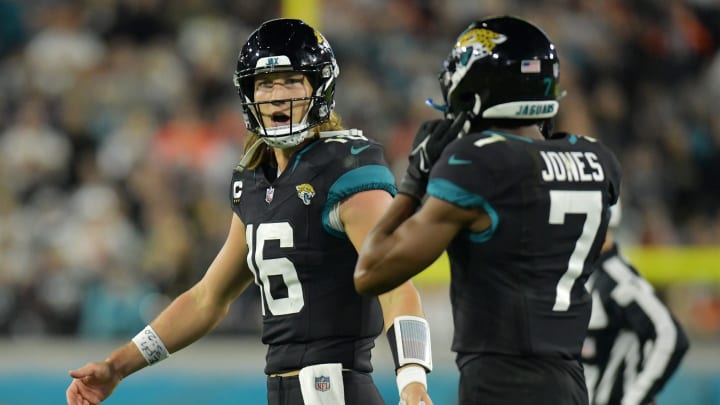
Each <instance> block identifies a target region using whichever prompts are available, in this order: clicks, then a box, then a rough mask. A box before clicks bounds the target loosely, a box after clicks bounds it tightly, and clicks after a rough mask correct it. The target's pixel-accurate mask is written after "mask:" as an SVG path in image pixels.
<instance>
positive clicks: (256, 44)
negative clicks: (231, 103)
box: [233, 18, 340, 148]
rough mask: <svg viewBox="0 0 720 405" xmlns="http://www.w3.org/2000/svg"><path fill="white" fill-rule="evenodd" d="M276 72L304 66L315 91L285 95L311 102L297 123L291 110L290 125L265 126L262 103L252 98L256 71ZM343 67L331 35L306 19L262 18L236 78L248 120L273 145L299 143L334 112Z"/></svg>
mask: <svg viewBox="0 0 720 405" xmlns="http://www.w3.org/2000/svg"><path fill="white" fill-rule="evenodd" d="M272 72H299V73H303V74H304V75H305V76H306V77H307V78H308V81H309V82H310V85H311V86H312V88H313V94H312V95H310V96H309V97H302V98H295V99H289V100H284V101H287V102H289V103H295V102H307V103H308V104H309V107H308V109H307V111H306V113H305V116H304V117H302V119H301V120H300V121H299V122H297V123H293V117H292V116H291V117H290V124H289V125H285V126H280V127H273V128H266V127H265V125H264V124H263V121H262V117H261V115H260V108H259V105H260V104H262V103H257V102H255V101H254V100H253V98H254V83H255V76H256V75H259V74H264V73H272ZM339 73H340V69H339V68H338V65H337V62H336V60H335V55H334V53H333V50H332V48H331V47H330V44H329V43H328V41H327V40H326V39H325V37H324V36H323V35H322V34H321V33H320V32H318V31H317V30H315V29H314V28H312V27H310V26H309V25H307V24H306V23H305V22H304V21H301V20H295V19H287V18H279V19H275V20H270V21H267V22H265V23H263V24H262V25H261V26H260V27H259V28H258V29H257V30H255V31H254V32H253V33H252V34H250V36H249V38H248V40H247V42H246V43H245V45H244V46H243V47H242V50H241V51H240V54H239V56H238V60H237V67H236V70H235V75H234V80H233V81H234V84H235V87H236V88H237V91H238V94H239V95H240V98H241V99H242V109H243V117H244V118H245V125H246V126H247V128H248V130H250V131H252V132H255V133H256V134H258V136H260V137H261V138H262V139H263V140H264V141H265V142H266V143H267V144H268V145H270V146H273V147H277V148H288V147H293V146H296V145H298V144H300V143H301V142H302V141H304V140H305V139H306V138H307V137H308V136H309V129H310V128H312V127H315V126H318V125H320V124H322V123H323V122H326V121H327V120H328V119H329V118H330V113H331V112H332V110H333V108H334V107H335V100H334V96H335V79H336V78H337V77H338V75H339ZM274 101H278V100H274ZM290 110H291V111H292V104H291V108H290Z"/></svg>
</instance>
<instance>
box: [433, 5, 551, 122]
mask: <svg viewBox="0 0 720 405" xmlns="http://www.w3.org/2000/svg"><path fill="white" fill-rule="evenodd" d="M559 76H560V62H559V60H558V56H557V52H556V50H555V45H553V43H552V42H550V40H549V39H548V37H547V36H546V35H545V33H544V32H543V31H542V30H540V29H539V28H538V27H536V26H534V25H533V24H530V23H529V22H527V21H524V20H522V19H519V18H515V17H510V16H503V17H493V18H488V19H484V20H480V21H475V22H473V23H471V24H470V25H469V26H468V27H467V28H466V29H465V31H463V32H462V33H461V34H460V36H459V37H458V38H457V41H456V43H455V46H454V47H453V49H452V51H451V52H450V54H449V55H448V57H447V59H446V60H445V61H444V62H443V69H442V71H441V72H440V76H439V80H440V87H441V90H442V94H443V97H444V98H445V104H446V105H445V107H444V110H445V114H446V116H447V117H448V118H453V117H455V116H457V115H458V114H459V113H460V112H461V111H467V112H468V113H469V115H470V117H471V119H477V118H480V119H495V120H497V119H500V120H526V121H527V120H533V121H535V122H544V121H546V120H548V119H550V118H551V117H553V116H555V114H557V111H558V107H559V104H558V101H557V100H558V80H559Z"/></svg>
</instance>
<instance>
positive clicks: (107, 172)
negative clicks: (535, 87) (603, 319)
mask: <svg viewBox="0 0 720 405" xmlns="http://www.w3.org/2000/svg"><path fill="white" fill-rule="evenodd" d="M317 3H318V4H319V5H320V9H321V11H320V24H319V25H320V29H321V31H322V32H323V33H324V34H325V36H326V37H327V38H328V40H329V41H330V43H331V44H332V46H333V48H334V49H335V52H336V56H337V58H338V62H339V64H340V72H341V73H340V78H339V83H338V86H337V93H336V101H337V111H338V112H339V114H340V115H341V116H342V117H343V120H344V122H345V124H346V126H347V127H358V128H361V129H363V130H364V132H365V134H366V135H367V136H368V137H370V138H373V139H376V140H378V141H380V142H382V143H384V144H385V145H386V151H387V158H388V160H389V161H390V162H391V164H392V166H393V168H394V170H395V171H396V173H397V174H399V173H401V172H402V171H403V170H404V167H405V158H406V156H407V152H408V150H409V148H410V144H411V142H412V138H413V136H414V133H415V130H416V128H417V127H418V125H419V123H420V122H421V121H422V120H425V119H429V118H435V117H438V113H437V111H434V110H432V109H430V108H428V107H427V106H426V105H425V100H426V99H427V98H428V97H431V98H433V99H434V100H435V102H440V100H441V96H440V92H439V88H438V84H437V72H438V71H439V69H440V64H441V61H442V59H443V58H444V57H445V56H446V54H447V52H448V51H449V49H450V46H451V44H452V41H453V40H454V38H455V37H456V36H457V34H458V33H459V32H460V30H461V29H462V28H464V27H465V26H466V25H467V24H468V23H469V22H470V21H471V20H473V19H476V18H480V17H482V16H487V15H492V14H506V13H509V14H514V15H518V16H521V17H524V18H527V19H530V20H531V21H533V22H535V23H537V24H538V25H540V26H542V27H545V28H546V30H547V32H548V34H549V36H550V37H551V38H553V39H554V41H555V42H556V44H557V45H558V46H559V49H560V55H561V62H562V67H561V87H562V88H564V89H565V90H566V91H567V94H566V96H565V97H564V99H563V100H562V102H561V110H560V116H559V119H558V122H557V123H556V129H557V130H564V131H571V132H577V133H581V134H587V135H591V136H594V137H597V138H599V139H600V140H602V141H603V142H606V143H607V144H608V145H610V147H612V148H613V149H614V150H615V151H616V152H617V154H618V156H619V158H620V160H621V163H622V166H623V169H624V179H623V180H624V183H623V190H622V192H623V208H624V212H625V215H624V223H623V226H622V228H621V236H622V240H624V241H625V242H626V243H628V244H630V245H654V244H661V245H691V244H701V245H720V209H719V207H720V109H719V108H720V107H718V106H720V52H719V49H720V5H719V3H718V2H717V1H712V0H705V1H702V0H694V1H690V0H685V1H680V0H668V1H659V0H631V1H621V0H611V1H594V0H544V1H537V0H524V1H521V0H487V1H471V0H387V1H386V0H319V1H318V2H317ZM280 15H281V4H280V2H279V1H276V0H262V1H259V0H258V1H232V0H74V1H68V0H0V336H16V335H68V336H82V337H87V338H117V337H123V338H125V337H128V336H131V335H133V334H134V333H136V332H137V331H138V330H139V329H140V328H142V326H143V325H144V324H145V323H146V322H148V320H149V319H151V318H152V317H153V316H154V315H155V314H156V313H157V311H158V309H159V308H162V307H164V305H165V304H166V303H167V302H168V300H169V299H170V297H174V296H175V295H177V294H178V293H179V292H181V291H183V290H184V289H186V288H187V287H188V286H190V285H191V284H193V283H194V282H195V281H196V280H197V279H198V278H199V277H201V276H202V274H203V272H204V271H205V269H206V266H207V265H208V264H209V262H210V260H212V258H213V257H214V255H215V253H216V251H217V249H218V248H219V246H220V244H221V243H222V241H223V240H224V238H225V234H226V232H227V227H228V224H229V219H230V216H231V211H230V209H229V201H228V187H229V181H230V177H231V172H232V169H233V168H234V166H235V164H236V163H237V161H238V160H239V156H240V155H241V152H242V146H243V140H244V137H245V134H246V130H245V127H244V123H243V120H242V115H241V112H240V108H239V99H238V97H237V96H236V93H235V90H234V88H233V85H232V80H231V78H232V73H233V71H234V68H235V60H236V57H237V53H238V51H239V49H240V46H241V45H242V44H243V43H244V41H245V39H246V38H247V36H248V35H249V34H250V32H251V31H252V30H253V29H254V28H255V27H256V26H257V25H259V24H260V23H261V22H262V21H265V20H267V19H271V18H276V17H279V16H280ZM678 271H682V269H678ZM249 290H250V291H249V292H248V293H246V294H245V295H244V296H243V297H241V299H240V300H239V301H238V304H237V306H236V307H235V308H234V309H233V312H232V313H231V316H230V318H229V319H228V320H227V321H226V322H224V323H223V324H222V325H221V327H220V330H219V331H218V333H255V332H256V331H257V328H258V322H259V310H258V309H257V308H256V307H255V306H256V305H257V296H256V292H255V291H254V290H255V289H254V288H252V287H251V288H250V289H249ZM693 291H694V294H695V296H698V294H699V295H700V296H701V297H700V298H698V299H701V300H705V301H703V306H702V308H703V310H704V311H706V312H707V313H704V315H703V316H702V317H700V318H699V320H698V321H697V322H694V321H692V320H691V319H688V320H687V322H686V324H687V323H689V324H688V325H686V326H687V328H688V330H689V332H691V333H695V334H698V335H701V336H710V337H715V338H717V337H718V336H720V298H718V297H720V293H718V288H717V287H712V286H703V287H702V289H701V290H698V289H695V290H693ZM698 291H699V293H698ZM675 294H678V293H677V292H676V293H675ZM681 295H683V294H681ZM668 296H672V291H671V292H670V293H669V294H668ZM688 305H689V304H688ZM677 309H678V311H681V313H680V314H679V315H680V318H681V319H682V315H683V314H684V313H685V312H684V310H683V309H682V308H677ZM696 309H697V308H694V307H689V308H686V310H687V314H691V313H696V312H697V311H696ZM695 316H696V315H695ZM708 320H709V321H708Z"/></svg>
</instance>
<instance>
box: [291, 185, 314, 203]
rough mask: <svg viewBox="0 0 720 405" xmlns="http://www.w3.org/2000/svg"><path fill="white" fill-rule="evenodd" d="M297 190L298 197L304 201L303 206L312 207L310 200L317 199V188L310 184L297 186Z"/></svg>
mask: <svg viewBox="0 0 720 405" xmlns="http://www.w3.org/2000/svg"><path fill="white" fill-rule="evenodd" d="M295 190H297V196H298V198H299V199H300V200H302V202H303V204H305V205H310V200H312V198H313V197H315V188H314V187H313V186H312V185H310V184H308V183H303V184H300V185H297V186H295Z"/></svg>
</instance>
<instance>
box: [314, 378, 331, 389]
mask: <svg viewBox="0 0 720 405" xmlns="http://www.w3.org/2000/svg"><path fill="white" fill-rule="evenodd" d="M315 389H316V390H318V391H320V392H324V391H328V390H330V377H327V376H324V375H321V376H320V377H315Z"/></svg>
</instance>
